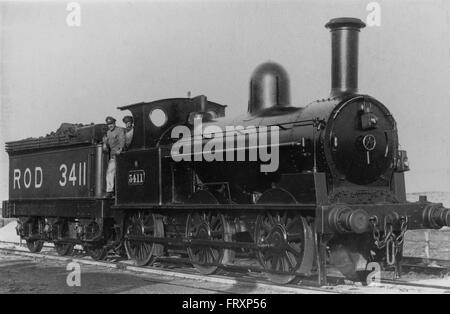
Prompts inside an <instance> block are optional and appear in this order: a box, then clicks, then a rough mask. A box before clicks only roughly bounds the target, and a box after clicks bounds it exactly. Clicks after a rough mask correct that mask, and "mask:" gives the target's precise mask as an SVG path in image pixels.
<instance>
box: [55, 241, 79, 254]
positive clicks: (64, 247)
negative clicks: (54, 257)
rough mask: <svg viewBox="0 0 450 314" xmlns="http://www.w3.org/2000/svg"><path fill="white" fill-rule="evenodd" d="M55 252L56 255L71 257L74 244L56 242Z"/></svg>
mask: <svg viewBox="0 0 450 314" xmlns="http://www.w3.org/2000/svg"><path fill="white" fill-rule="evenodd" d="M54 244H55V250H56V253H58V255H60V256H69V255H72V254H73V251H74V247H75V245H74V244H71V243H62V242H55V243H54Z"/></svg>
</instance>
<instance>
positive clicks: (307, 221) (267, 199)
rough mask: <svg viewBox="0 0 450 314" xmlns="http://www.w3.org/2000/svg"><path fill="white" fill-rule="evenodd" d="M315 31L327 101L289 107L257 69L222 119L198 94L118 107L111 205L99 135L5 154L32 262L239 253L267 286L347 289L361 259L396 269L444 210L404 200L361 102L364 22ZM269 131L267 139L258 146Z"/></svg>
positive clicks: (221, 259)
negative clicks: (324, 64)
mask: <svg viewBox="0 0 450 314" xmlns="http://www.w3.org/2000/svg"><path fill="white" fill-rule="evenodd" d="M326 27H327V28H328V29H329V30H330V32H331V38H332V80H331V81H332V89H331V95H330V96H329V97H327V98H324V99H320V100H317V101H314V102H312V103H310V104H308V105H307V106H305V107H294V106H292V105H291V102H290V85H289V84H290V83H289V77H288V74H287V72H286V71H285V70H284V69H283V67H282V66H281V65H279V64H276V63H273V62H267V63H264V64H262V65H260V66H258V67H257V69H256V70H255V71H254V73H253V74H252V76H251V80H250V97H249V103H248V113H247V114H246V115H244V116H240V117H237V118H234V119H229V118H227V117H225V108H226V106H224V105H221V104H218V103H215V102H212V101H209V100H208V99H207V98H206V97H205V96H203V95H202V96H199V97H195V98H171V99H163V100H157V101H153V102H149V103H138V104H133V105H128V106H124V107H120V108H118V109H120V110H128V111H130V112H131V114H132V115H133V118H134V121H135V126H134V136H133V140H132V144H131V147H130V148H129V149H128V150H127V151H125V152H123V153H121V154H120V155H119V156H118V157H117V173H116V191H115V196H114V197H113V198H107V197H105V193H104V188H105V171H106V164H107V154H106V153H105V152H103V151H102V145H101V141H102V135H103V128H104V125H102V124H95V125H63V126H62V128H60V130H58V132H56V133H55V134H51V135H49V136H46V137H43V138H33V139H27V140H21V141H15V142H9V143H7V144H6V150H7V152H8V154H9V156H10V172H9V200H7V201H4V202H3V216H4V217H16V218H17V219H18V221H19V223H18V233H19V234H20V236H21V237H22V238H23V239H25V240H26V242H27V245H28V248H29V250H30V251H31V252H38V251H40V250H41V249H42V245H43V243H44V242H52V243H54V244H55V248H56V251H57V252H58V253H59V254H61V255H70V254H71V253H72V252H73V249H74V245H82V246H83V247H84V249H85V250H86V251H87V252H88V254H89V255H91V256H92V257H93V258H94V259H97V260H100V259H104V258H105V257H106V255H107V253H108V252H109V251H111V250H115V251H116V252H117V253H118V254H122V255H125V254H126V255H127V256H128V258H130V259H132V260H134V261H135V263H136V264H137V265H147V264H151V263H153V262H155V261H164V260H167V259H168V260H170V259H172V260H173V257H174V256H176V257H177V258H179V259H182V260H186V261H189V262H190V263H191V264H192V265H193V266H194V267H195V268H196V269H197V270H198V271H199V272H201V273H202V274H205V275H208V274H213V273H216V272H217V271H220V270H222V269H224V268H226V267H227V266H230V265H234V266H241V267H249V264H245V265H242V258H240V257H242V256H245V257H248V258H250V259H253V261H255V262H257V263H258V265H259V269H260V270H261V271H263V272H265V273H266V274H267V276H268V277H269V278H270V279H271V280H273V281H274V282H277V283H288V282H290V281H292V280H293V279H294V278H295V277H296V276H299V275H302V276H312V275H314V276H317V278H318V280H319V282H320V283H321V284H324V283H326V279H327V269H328V268H329V267H335V268H337V269H338V270H340V271H341V272H342V274H344V275H345V276H347V277H348V278H351V279H355V280H356V279H358V278H359V279H360V278H361V277H360V276H361V274H364V273H365V272H367V271H368V269H367V265H368V263H369V262H378V263H380V264H381V265H384V266H390V267H394V268H395V269H397V270H398V271H399V269H400V266H401V258H402V249H403V240H404V235H405V232H406V231H407V230H411V229H422V228H440V227H443V226H449V225H450V210H449V209H447V208H445V207H443V205H442V204H438V203H431V202H428V201H427V199H426V197H420V199H419V201H418V202H408V201H406V192H405V183H404V172H405V171H407V170H409V166H408V159H407V154H406V152H405V151H402V150H399V140H398V135H397V125H396V122H395V120H394V117H393V116H392V114H391V113H390V112H389V110H388V109H387V107H386V106H385V105H384V104H382V103H381V102H380V101H378V100H377V99H376V98H374V97H372V96H369V95H364V94H359V93H358V77H357V76H358V36H359V33H360V30H361V29H362V28H364V27H365V24H364V23H363V22H362V21H361V20H359V19H355V18H336V19H332V20H331V21H329V22H328V23H327V24H326ZM230 126H233V127H235V128H234V129H233V132H223V130H226V129H227V127H230ZM271 130H272V131H274V132H275V131H276V135H277V136H276V137H270V140H269V139H267V138H264V136H260V135H265V136H266V137H269V135H268V134H269V133H271V132H272V131H271ZM183 132H186V133H189V134H190V135H189V136H188V135H186V136H184V137H183V138H181V137H182V136H180V135H181V134H184V133H183ZM174 134H175V135H177V136H174ZM272 135H273V134H272ZM273 139H274V140H273ZM180 143H181V144H180ZM223 143H227V145H224V144H223ZM262 148H265V149H266V153H268V152H271V153H273V152H277V154H276V155H275V154H273V157H274V158H275V157H276V158H278V160H277V161H276V163H277V167H276V169H269V168H270V167H269V168H268V167H267V166H268V165H267V160H258V159H257V158H252V156H253V157H254V156H255V154H256V153H257V152H258V151H260V150H261V149H262ZM174 152H175V153H176V154H174ZM205 152H208V153H209V155H208V156H209V159H208V160H205V159H206V157H205ZM224 155H225V157H227V158H224V157H223V156H224ZM211 156H212V157H211ZM264 166H266V167H264ZM252 265H253V264H252Z"/></svg>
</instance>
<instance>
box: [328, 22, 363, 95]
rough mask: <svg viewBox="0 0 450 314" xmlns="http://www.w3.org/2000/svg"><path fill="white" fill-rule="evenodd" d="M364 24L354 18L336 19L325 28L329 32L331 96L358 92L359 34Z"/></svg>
mask: <svg viewBox="0 0 450 314" xmlns="http://www.w3.org/2000/svg"><path fill="white" fill-rule="evenodd" d="M365 26H366V24H364V22H362V21H361V20H360V19H355V18H347V17H343V18H336V19H332V20H330V21H329V22H328V23H327V24H326V25H325V27H326V28H329V29H330V32H331V96H332V97H335V96H340V95H345V94H356V93H357V92H358V45H359V43H358V41H359V32H360V29H361V28H364V27H365Z"/></svg>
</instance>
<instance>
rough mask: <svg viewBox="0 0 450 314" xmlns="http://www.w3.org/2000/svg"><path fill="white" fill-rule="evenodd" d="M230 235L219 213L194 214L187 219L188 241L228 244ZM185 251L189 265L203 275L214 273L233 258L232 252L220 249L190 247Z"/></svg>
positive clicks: (223, 218) (226, 223) (228, 227)
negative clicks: (223, 242) (224, 242)
mask: <svg viewBox="0 0 450 314" xmlns="http://www.w3.org/2000/svg"><path fill="white" fill-rule="evenodd" d="M231 235H232V233H231V232H230V226H229V224H228V222H227V221H226V219H225V217H224V216H223V215H221V214H219V213H212V212H201V213H194V214H191V215H189V216H188V218H187V223H186V237H187V238H188V239H190V240H210V241H217V242H222V241H227V242H228V241H231ZM187 251H188V254H189V259H190V261H191V263H192V264H193V265H194V267H195V268H196V269H197V270H198V271H199V272H200V273H202V274H204V275H210V274H213V273H215V272H216V271H217V269H218V267H219V265H221V264H228V263H231V261H232V260H233V257H234V251H233V250H231V249H226V248H221V247H212V246H203V245H199V246H195V245H191V246H189V247H188V250H187Z"/></svg>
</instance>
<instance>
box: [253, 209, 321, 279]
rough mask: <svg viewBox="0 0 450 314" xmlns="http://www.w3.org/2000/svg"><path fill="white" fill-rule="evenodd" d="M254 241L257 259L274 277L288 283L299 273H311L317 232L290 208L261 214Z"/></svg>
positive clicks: (272, 277) (270, 277)
mask: <svg viewBox="0 0 450 314" xmlns="http://www.w3.org/2000/svg"><path fill="white" fill-rule="evenodd" d="M255 241H256V243H257V245H258V246H259V247H260V249H259V250H258V252H257V256H258V260H259V262H260V263H261V265H262V266H263V267H264V269H265V270H266V271H267V276H268V278H269V279H270V280H271V281H273V282H276V283H279V284H287V283H289V282H291V281H292V280H294V278H295V277H296V274H297V273H305V274H309V273H310V271H311V268H312V264H313V260H314V236H313V232H312V229H311V227H310V226H309V224H308V222H307V221H306V219H305V218H304V217H302V216H299V215H293V214H288V213H287V212H284V213H278V212H277V213H270V212H267V213H265V214H264V215H258V218H257V221H256V226H255Z"/></svg>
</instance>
